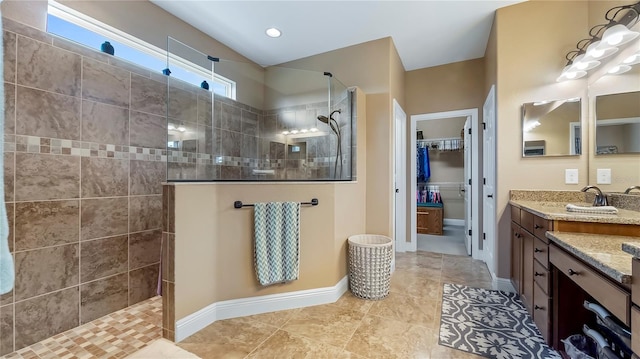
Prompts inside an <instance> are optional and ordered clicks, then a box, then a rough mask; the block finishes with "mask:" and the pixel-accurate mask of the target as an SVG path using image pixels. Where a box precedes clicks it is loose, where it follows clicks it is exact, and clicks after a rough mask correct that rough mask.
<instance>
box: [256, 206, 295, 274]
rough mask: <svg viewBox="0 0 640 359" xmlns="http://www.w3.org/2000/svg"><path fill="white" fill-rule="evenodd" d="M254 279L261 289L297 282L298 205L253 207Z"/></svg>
mask: <svg viewBox="0 0 640 359" xmlns="http://www.w3.org/2000/svg"><path fill="white" fill-rule="evenodd" d="M254 225H255V228H254V231H255V247H254V261H255V266H256V275H257V277H258V281H259V282H260V284H261V285H271V284H276V283H284V282H289V281H293V280H296V279H298V271H299V266H300V203H298V202H267V203H256V204H255V205H254Z"/></svg>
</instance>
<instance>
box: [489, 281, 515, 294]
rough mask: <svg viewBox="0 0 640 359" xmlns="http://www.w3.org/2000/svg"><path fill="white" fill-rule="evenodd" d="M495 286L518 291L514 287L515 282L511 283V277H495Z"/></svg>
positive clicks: (499, 288)
mask: <svg viewBox="0 0 640 359" xmlns="http://www.w3.org/2000/svg"><path fill="white" fill-rule="evenodd" d="M493 288H495V289H497V290H501V291H503V292H510V293H516V289H515V288H514V287H513V284H511V279H509V278H499V277H493Z"/></svg>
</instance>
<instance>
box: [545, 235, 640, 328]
mask: <svg viewBox="0 0 640 359" xmlns="http://www.w3.org/2000/svg"><path fill="white" fill-rule="evenodd" d="M549 261H550V262H551V264H553V265H554V266H555V267H556V268H558V270H559V271H560V272H562V273H564V274H565V275H566V276H568V277H569V279H571V280H572V281H574V282H575V283H576V284H577V285H579V286H580V287H581V288H582V289H583V290H584V291H585V292H587V293H588V294H589V295H590V296H592V297H593V298H594V299H595V300H596V301H598V302H599V303H600V304H601V305H602V306H604V307H605V308H606V309H607V310H608V311H609V312H611V314H613V315H615V316H616V317H617V318H618V319H620V320H621V321H622V322H623V323H624V324H625V325H629V322H630V318H629V310H630V306H631V296H630V295H629V293H627V292H625V291H623V290H622V289H620V288H619V287H618V286H616V285H615V284H613V283H612V282H611V281H609V280H608V279H607V278H605V277H604V276H602V275H600V274H598V273H597V272H596V271H595V270H593V269H591V268H589V267H588V266H587V265H586V264H583V263H582V262H580V261H579V260H578V259H576V258H574V257H573V256H571V255H569V254H567V253H565V252H564V251H563V250H562V249H560V248H558V247H556V246H554V245H551V246H549Z"/></svg>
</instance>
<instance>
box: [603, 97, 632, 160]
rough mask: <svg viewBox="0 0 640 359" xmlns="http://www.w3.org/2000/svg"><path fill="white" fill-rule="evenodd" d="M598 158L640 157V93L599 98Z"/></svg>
mask: <svg viewBox="0 0 640 359" xmlns="http://www.w3.org/2000/svg"><path fill="white" fill-rule="evenodd" d="M595 106H596V121H595V122H596V132H595V138H596V141H595V143H596V148H595V154H596V155H610V154H621V153H640V91H634V92H625V93H615V94H610V95H602V96H596V103H595Z"/></svg>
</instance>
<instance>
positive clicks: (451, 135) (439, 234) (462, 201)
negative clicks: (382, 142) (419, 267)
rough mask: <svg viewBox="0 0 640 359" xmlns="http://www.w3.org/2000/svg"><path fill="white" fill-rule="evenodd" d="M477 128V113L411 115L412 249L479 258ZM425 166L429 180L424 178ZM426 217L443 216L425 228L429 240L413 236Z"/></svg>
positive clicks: (468, 110)
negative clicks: (424, 242) (426, 214)
mask: <svg viewBox="0 0 640 359" xmlns="http://www.w3.org/2000/svg"><path fill="white" fill-rule="evenodd" d="M478 128H479V121H478V109H466V110H459V111H448V112H439V113H431V114H422V115H414V116H411V129H410V131H411V133H410V135H411V136H410V137H411V144H410V149H411V158H415V159H416V162H414V165H412V166H411V171H410V176H411V187H410V190H412V191H415V198H414V200H412V201H411V206H410V208H411V213H410V214H409V215H410V216H411V217H410V223H411V225H410V230H411V242H410V243H411V246H410V248H411V250H413V251H415V250H418V249H420V250H428V251H438V248H439V251H440V252H441V253H447V254H458V255H470V256H472V257H473V258H474V259H480V258H482V250H481V248H482V247H481V246H480V243H479V238H480V236H479V235H480V233H479V232H480V231H479V230H478V228H480V206H481V201H480V198H479V197H478V196H479V192H480V191H479V190H476V189H478V188H480V182H479V181H480V173H481V172H480V169H481V168H480V166H479V164H480V156H479V155H480V150H479V145H480V141H479V140H478V132H479V131H478ZM425 147H426V151H425V150H424V148H425ZM465 147H466V150H465ZM424 156H427V157H428V160H427V163H428V164H426V163H425V162H424V161H425V160H424ZM426 166H428V167H429V171H430V173H429V174H428V175H427V174H425V173H424V172H425V169H424V168H425V167H426ZM434 194H435V196H434ZM434 197H435V199H434ZM432 203H435V204H432ZM424 207H427V209H425V208H424ZM438 207H440V208H438ZM431 208H436V210H435V211H434V210H432V209H431ZM425 212H427V213H428V216H431V217H432V218H433V212H435V213H436V218H437V216H438V215H441V216H442V218H441V219H440V223H438V222H436V223H435V224H427V232H429V230H431V231H432V232H433V233H432V234H427V236H428V237H425V234H422V233H421V234H418V231H419V229H420V231H421V232H424V228H423V226H424V224H423V223H424V220H425V215H424V214H422V213H425ZM437 219H438V218H437ZM419 222H422V223H420V226H418V224H419ZM430 225H431V226H433V225H435V226H437V228H435V230H434V229H433V227H431V228H429V226H430ZM439 226H441V229H440V227H439ZM419 239H420V240H419ZM423 239H426V240H427V242H426V243H427V244H423ZM429 242H433V243H429ZM438 242H439V243H438ZM418 246H420V247H418ZM433 246H436V247H437V248H435V249H434V248H433Z"/></svg>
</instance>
